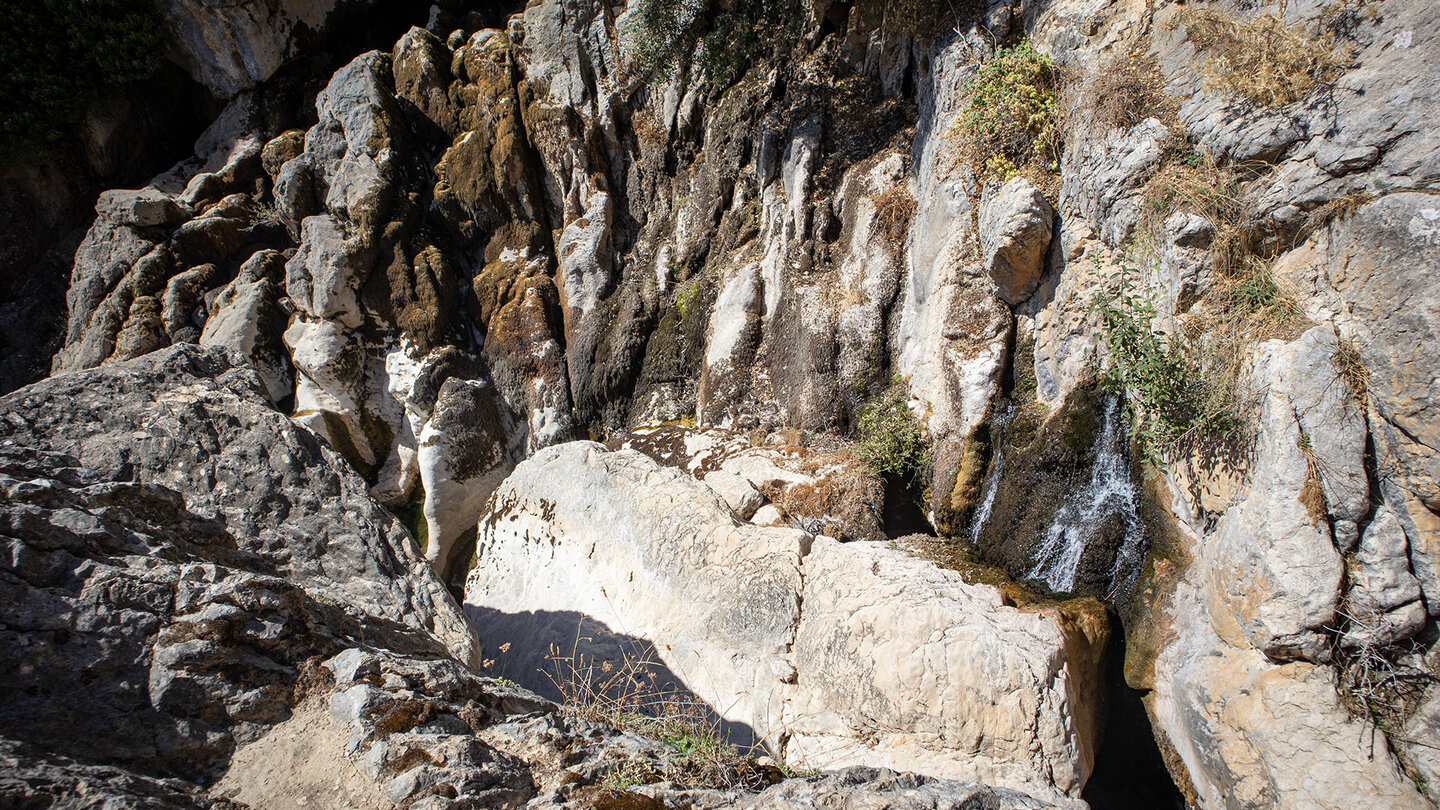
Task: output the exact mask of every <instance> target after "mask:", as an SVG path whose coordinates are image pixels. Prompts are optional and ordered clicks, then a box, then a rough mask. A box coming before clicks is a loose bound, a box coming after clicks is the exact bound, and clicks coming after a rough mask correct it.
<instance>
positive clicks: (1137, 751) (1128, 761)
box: [1080, 615, 1185, 810]
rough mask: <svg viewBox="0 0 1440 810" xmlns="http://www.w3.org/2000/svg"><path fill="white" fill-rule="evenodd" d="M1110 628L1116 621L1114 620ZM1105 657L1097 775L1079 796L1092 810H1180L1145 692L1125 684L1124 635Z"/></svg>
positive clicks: (1114, 638)
mask: <svg viewBox="0 0 1440 810" xmlns="http://www.w3.org/2000/svg"><path fill="white" fill-rule="evenodd" d="M1111 623H1112V626H1113V627H1115V628H1116V629H1117V630H1119V629H1120V622H1119V621H1118V620H1117V619H1116V617H1114V616H1113V615H1112V617H1111ZM1108 646H1109V648H1108V649H1107V650H1106V652H1105V682H1104V686H1105V709H1104V715H1103V716H1104V725H1103V727H1102V729H1101V738H1100V746H1099V749H1098V750H1097V751H1096V754H1095V770H1094V771H1092V772H1091V774H1090V780H1089V781H1088V782H1086V783H1085V789H1084V791H1083V792H1082V793H1081V794H1080V797H1081V798H1082V799H1084V800H1085V801H1087V802H1089V803H1090V807H1091V808H1092V810H1183V808H1184V807H1185V799H1184V797H1183V796H1182V795H1181V793H1180V789H1179V788H1178V787H1176V786H1175V781H1174V780H1173V779H1171V778H1170V772H1169V771H1168V770H1166V768H1165V759H1164V757H1163V756H1162V755H1161V753H1160V746H1159V745H1158V744H1157V742H1156V740H1155V730H1154V729H1153V728H1152V727H1151V725H1150V716H1149V714H1148V713H1147V712H1146V710H1145V704H1144V697H1145V693H1144V692H1142V691H1140V690H1138V689H1132V688H1130V686H1129V685H1127V684H1126V683H1125V635H1124V633H1123V632H1115V633H1111V635H1110V643H1109V645H1108Z"/></svg>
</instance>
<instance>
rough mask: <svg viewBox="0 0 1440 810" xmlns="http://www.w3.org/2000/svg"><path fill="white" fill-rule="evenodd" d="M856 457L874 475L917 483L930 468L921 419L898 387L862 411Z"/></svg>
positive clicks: (856, 436) (857, 431) (856, 442)
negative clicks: (911, 409)
mask: <svg viewBox="0 0 1440 810" xmlns="http://www.w3.org/2000/svg"><path fill="white" fill-rule="evenodd" d="M855 444H856V446H855V454H856V455H857V456H859V457H860V460H861V461H863V462H865V466H867V467H869V468H870V472H871V473H873V474H874V475H884V476H889V477H891V478H895V479H900V480H909V481H915V480H917V479H918V478H920V477H921V475H923V474H924V472H925V471H926V470H927V469H929V467H930V451H929V449H928V448H927V447H926V446H925V434H924V432H923V431H922V430H921V429H920V420H918V419H916V418H915V414H913V413H911V411H910V405H909V403H907V402H906V401H905V395H904V394H903V393H902V392H901V389H900V387H899V386H898V385H896V386H894V387H892V388H891V389H890V391H889V393H887V394H885V395H884V396H883V397H881V398H879V399H877V400H875V401H874V402H871V403H870V404H869V405H866V406H865V407H864V408H862V409H861V410H860V419H859V422H858V423H857V425H856V429H855Z"/></svg>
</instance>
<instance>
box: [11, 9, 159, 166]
mask: <svg viewBox="0 0 1440 810" xmlns="http://www.w3.org/2000/svg"><path fill="white" fill-rule="evenodd" d="M162 39H163V34H162V31H161V29H160V26H159V24H158V22H157V21H156V19H155V17H154V15H153V14H152V13H151V12H149V11H148V10H146V6H145V4H143V3H142V2H141V0H26V2H22V3H15V4H11V5H10V6H9V7H7V8H6V12H5V14H4V15H0V150H4V151H5V152H6V153H11V154H13V153H14V152H16V151H18V150H21V149H25V148H31V147H36V146H43V145H44V144H47V143H50V142H53V141H55V140H56V139H58V138H59V137H60V135H61V132H62V131H63V129H64V127H66V126H67V125H69V124H71V123H74V122H75V121H76V120H78V119H79V117H80V115H81V113H82V112H83V111H84V109H85V105H86V104H88V103H89V102H91V101H92V100H94V99H95V98H97V97H99V96H100V95H102V94H103V93H105V92H107V91H112V90H114V89H116V88H120V87H123V86H125V85H127V84H129V83H132V82H136V81H139V80H142V79H145V78H148V77H150V76H152V75H154V73H155V71H156V70H158V69H159V67H160V50H161V44H162Z"/></svg>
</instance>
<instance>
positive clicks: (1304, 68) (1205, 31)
mask: <svg viewBox="0 0 1440 810" xmlns="http://www.w3.org/2000/svg"><path fill="white" fill-rule="evenodd" d="M1176 24H1177V25H1183V26H1185V28H1186V29H1187V31H1188V33H1189V37H1190V40H1191V41H1192V42H1194V43H1195V47H1196V49H1197V50H1199V51H1200V52H1201V53H1202V54H1203V55H1205V56H1208V57H1209V59H1208V61H1207V62H1206V63H1205V69H1204V70H1205V87H1206V89H1207V90H1213V91H1216V92H1222V93H1228V94H1230V95H1235V96H1240V97H1242V98H1245V99H1248V100H1249V101H1252V102H1254V103H1256V104H1263V105H1266V106H1272V107H1282V106H1284V105H1286V104H1290V103H1293V102H1295V101H1299V100H1300V99H1301V98H1304V97H1305V95H1306V94H1307V93H1309V92H1310V91H1311V90H1312V89H1314V88H1315V87H1317V86H1319V85H1325V84H1330V83H1332V82H1334V80H1335V79H1336V78H1337V77H1338V76H1339V75H1340V73H1341V71H1343V70H1344V69H1345V68H1346V67H1348V66H1349V65H1350V63H1351V61H1352V60H1353V58H1354V54H1353V51H1351V50H1350V48H1349V47H1348V46H1345V45H1340V44H1337V42H1336V37H1335V34H1334V32H1333V31H1325V32H1323V33H1319V34H1311V33H1309V32H1306V31H1304V30H1302V29H1300V28H1299V27H1297V26H1293V25H1290V24H1288V23H1286V22H1284V21H1283V20H1280V19H1279V18H1277V17H1275V16H1273V15H1271V14H1268V13H1267V14H1261V15H1260V16H1259V17H1255V18H1253V19H1240V18H1237V17H1232V16H1230V15H1229V14H1226V13H1224V12H1221V11H1217V10H1214V9H1207V8H1187V9H1186V10H1185V11H1183V12H1181V13H1180V15H1179V16H1178V17H1177V19H1176Z"/></svg>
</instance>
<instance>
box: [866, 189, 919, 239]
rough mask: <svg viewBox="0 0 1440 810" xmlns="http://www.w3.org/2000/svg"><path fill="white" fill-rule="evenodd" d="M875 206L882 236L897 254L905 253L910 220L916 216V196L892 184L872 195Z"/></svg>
mask: <svg viewBox="0 0 1440 810" xmlns="http://www.w3.org/2000/svg"><path fill="white" fill-rule="evenodd" d="M870 203H871V204H872V205H874V206H875V224H876V226H877V227H878V228H879V230H880V236H881V238H882V239H884V240H885V244H887V245H889V246H890V250H891V252H893V253H894V254H896V255H897V256H903V255H904V253H905V237H906V235H908V234H909V233H910V220H911V219H912V218H913V217H914V216H915V198H914V197H912V196H910V192H908V191H906V190H905V189H904V188H901V187H900V186H891V187H890V188H887V189H885V190H884V191H881V192H879V193H877V194H872V195H870Z"/></svg>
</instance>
